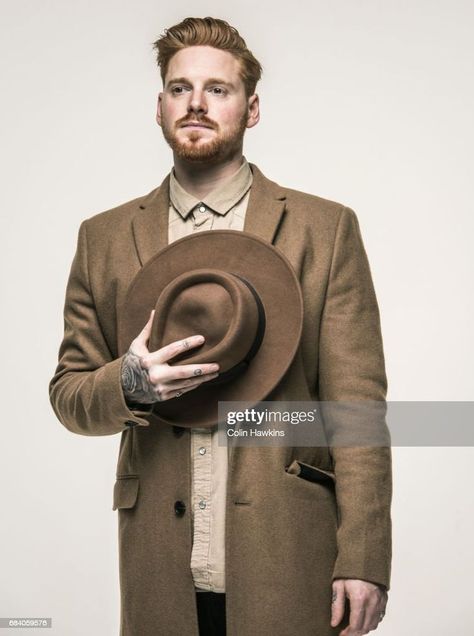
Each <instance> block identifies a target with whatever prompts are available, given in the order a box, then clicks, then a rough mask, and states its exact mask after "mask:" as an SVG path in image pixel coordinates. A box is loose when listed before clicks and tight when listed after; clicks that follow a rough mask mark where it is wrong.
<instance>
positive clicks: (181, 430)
mask: <svg viewBox="0 0 474 636" xmlns="http://www.w3.org/2000/svg"><path fill="white" fill-rule="evenodd" d="M184 431H185V429H184V428H183V427H182V426H173V433H174V435H175V437H181V435H182V434H183V433H184Z"/></svg>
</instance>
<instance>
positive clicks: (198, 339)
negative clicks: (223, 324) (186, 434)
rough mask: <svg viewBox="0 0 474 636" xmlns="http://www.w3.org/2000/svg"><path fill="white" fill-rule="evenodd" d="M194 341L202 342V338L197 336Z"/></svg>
mask: <svg viewBox="0 0 474 636" xmlns="http://www.w3.org/2000/svg"><path fill="white" fill-rule="evenodd" d="M196 340H197V341H198V342H204V336H197V338H196Z"/></svg>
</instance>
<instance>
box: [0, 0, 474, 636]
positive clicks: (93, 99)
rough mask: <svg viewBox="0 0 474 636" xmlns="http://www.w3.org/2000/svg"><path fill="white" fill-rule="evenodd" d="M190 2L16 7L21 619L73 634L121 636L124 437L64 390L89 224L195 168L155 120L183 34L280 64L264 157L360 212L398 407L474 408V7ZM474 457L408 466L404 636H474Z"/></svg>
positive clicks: (16, 497) (5, 276) (14, 415)
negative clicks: (96, 428)
mask: <svg viewBox="0 0 474 636" xmlns="http://www.w3.org/2000/svg"><path fill="white" fill-rule="evenodd" d="M171 4H172V3H163V2H161V3H160V2H151V1H150V0H137V1H136V2H133V3H132V2H124V1H117V0H114V1H112V0H95V2H93V3H92V2H85V1H84V0H76V1H75V2H63V1H60V0H50V1H48V2H41V3H40V2H35V1H34V0H30V1H25V0H16V1H15V2H13V1H10V2H7V1H5V0H3V1H2V2H1V14H2V15H1V20H0V22H1V24H2V26H1V38H0V47H1V56H0V64H1V75H2V89H3V90H2V100H1V105H0V108H1V125H2V143H1V155H2V157H1V175H2V186H1V188H0V196H1V208H0V211H1V222H2V227H1V237H2V250H1V269H0V272H1V278H2V301H3V308H4V309H3V311H2V313H1V321H2V334H3V343H2V345H3V346H2V350H3V352H4V353H3V360H4V364H3V366H2V372H1V373H2V378H1V385H2V404H3V413H4V415H3V426H2V429H3V430H2V436H1V437H2V449H3V452H2V462H1V468H0V471H1V474H0V479H1V482H0V483H1V489H0V490H1V493H0V494H1V519H2V521H1V525H0V564H1V565H0V617H8V616H48V617H52V618H53V629H51V630H50V631H49V632H48V633H51V634H54V635H58V636H83V635H84V634H86V633H87V634H90V635H91V636H105V635H109V634H110V635H113V634H117V633H118V623H119V589H118V563H117V559H118V555H117V527H116V513H114V512H113V511H112V489H113V484H114V478H115V465H116V457H117V451H118V444H119V436H110V437H105V438H99V437H82V436H79V435H73V434H71V433H69V432H68V431H67V430H66V429H65V428H63V427H62V425H61V424H60V423H59V422H58V421H57V420H56V418H55V416H54V413H53V412H52V409H51V407H50V404H49V399H48V382H49V380H50V378H51V376H52V374H53V372H54V369H55V366H56V361H57V352H58V347H59V344H60V340H61V337H62V329H63V321H62V309H63V303H64V292H65V286H66V280H67V276H68V273H69V267H70V264H71V261H72V257H73V254H74V249H75V244H76V238H77V230H78V227H79V224H80V222H81V220H82V219H84V218H86V217H88V216H91V215H93V214H95V213H97V212H100V211H102V210H105V209H108V208H111V207H113V206H115V205H118V204H119V203H122V202H124V201H126V200H129V199H132V198H134V197H137V196H140V195H142V194H145V193H147V192H148V191H150V190H151V189H152V188H154V187H156V186H157V185H158V184H159V183H160V182H161V180H162V178H163V177H164V176H165V174H166V173H167V172H168V171H169V169H170V167H171V161H172V156H171V151H170V150H169V148H168V146H167V145H166V144H165V142H164V141H163V139H162V135H161V131H160V129H159V128H158V127H157V125H156V124H155V121H154V112H155V102H156V95H157V92H158V90H159V88H160V82H159V75H158V71H157V69H156V66H155V62H154V57H153V52H152V49H151V44H152V42H153V41H154V40H155V39H156V38H157V37H158V35H159V34H160V33H161V32H162V31H163V29H164V28H165V27H167V26H171V25H172V24H175V23H176V22H178V21H180V20H181V19H183V18H184V17H186V16H188V15H193V16H202V17H204V16H206V15H213V16H215V17H221V18H224V19H226V20H228V21H229V22H231V23H232V24H234V25H235V26H236V27H237V28H238V29H239V30H240V32H241V34H242V35H243V36H244V38H245V39H246V41H247V44H248V46H249V47H250V48H251V50H252V51H253V52H254V54H255V55H256V56H257V58H258V59H259V60H260V61H261V62H262V64H263V66H264V76H263V80H262V82H261V84H260V85H259V88H258V92H259V94H260V97H261V106H262V119H261V122H260V123H259V125H258V126H257V127H256V128H254V129H252V130H250V131H248V132H247V139H246V144H245V148H244V153H245V156H246V157H247V159H248V160H249V161H252V162H254V163H256V164H257V165H258V166H259V167H260V168H261V169H262V171H263V172H264V174H266V175H267V176H268V177H270V178H271V179H273V180H275V181H277V182H279V183H281V184H282V185H285V186H288V187H292V188H297V189H300V190H304V191H306V192H311V193H313V194H317V195H319V196H323V197H326V198H329V199H333V200H336V201H339V202H341V203H344V204H346V205H348V206H350V207H352V208H353V209H354V210H355V211H356V213H357V215H358V217H359V221H360V225H361V229H362V233H363V237H364V241H365V245H366V249H367V252H368V255H369V259H370V263H371V268H372V273H373V277H374V282H375V286H376V291H377V295H378V299H379V304H380V311H381V317H382V328H383V335H384V342H385V352H386V359H387V371H388V377H389V385H390V389H389V399H391V400H435V401H444V400H472V399H473V382H472V380H473V373H472V363H471V362H472V360H471V359H472V355H471V354H472V348H473V346H472V345H473V337H472V329H471V324H472V314H473V312H472V309H473V308H472V304H473V301H472V280H473V271H472V270H473V268H472V258H470V247H471V245H470V243H471V237H472V233H473V229H474V228H473V212H474V210H473V203H472V201H473V195H474V192H473V178H472V177H473V175H472V168H473V161H472V159H473V158H472V147H473V144H474V135H473V116H472V113H473V112H474V103H473V102H474V90H473V83H472V69H473V61H474V60H473V58H474V46H473V41H472V29H473V17H474V11H473V5H472V4H471V3H470V2H468V1H467V0H466V1H465V2H461V1H453V0H450V1H449V2H448V1H446V0H438V1H428V0H418V1H415V2H412V3H408V2H400V1H399V2H395V1H393V0H392V1H385V2H378V1H375V0H365V1H355V0H352V1H349V0H345V1H340V2H337V3H334V2H333V3H327V2H322V1H321V0H304V1H301V2H298V3H283V2H282V3H280V4H278V3H277V2H276V1H275V0H273V1H272V2H270V1H268V0H263V1H260V2H259V3H256V2H249V1H248V0H239V1H237V0H229V1H228V2H227V3H226V4H225V5H223V4H222V2H218V1H215V2H191V1H189V2H183V1H181V2H180V1H179V0H178V2H176V3H175V5H176V7H177V9H176V10H174V9H172V8H170V7H171ZM447 425H449V422H447ZM473 459H474V450H473V449H472V448H464V449H462V448H450V449H447V448H431V449H420V448H410V449H408V448H405V449H402V448H398V449H397V448H396V449H394V501H393V520H394V546H393V547H394V560H393V576H392V587H391V591H390V593H389V604H388V607H387V615H386V617H385V620H384V621H383V623H382V624H381V626H380V628H379V630H378V633H379V634H380V635H381V636H382V635H383V636H400V634H409V635H410V636H423V635H425V634H430V636H446V635H447V634H456V636H468V635H471V634H472V633H473V629H474V618H473V616H472V589H471V587H472V585H471V580H472V567H473V565H474V559H473V551H474V549H473V544H472V535H473V525H474V524H473V503H474V498H473V494H472V487H471V485H472V471H471V464H472V462H473ZM9 631H11V632H12V633H13V630H5V632H4V633H7V632H9ZM23 631H24V630H17V631H15V632H14V633H15V634H19V633H23ZM27 633H29V634H31V631H29V632H27ZM183 636H185V635H183ZM289 636H290V635H289Z"/></svg>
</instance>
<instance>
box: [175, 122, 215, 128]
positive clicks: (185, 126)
mask: <svg viewBox="0 0 474 636" xmlns="http://www.w3.org/2000/svg"><path fill="white" fill-rule="evenodd" d="M189 126H195V127H198V128H211V126H208V125H207V124H203V123H201V122H199V121H188V122H187V123H186V124H183V125H182V128H187V127H189Z"/></svg>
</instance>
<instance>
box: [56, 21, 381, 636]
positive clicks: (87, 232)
mask: <svg viewBox="0 0 474 636" xmlns="http://www.w3.org/2000/svg"><path fill="white" fill-rule="evenodd" d="M155 47H156V49H157V52H158V63H159V65H160V68H161V75H162V79H163V91H162V92H161V93H160V95H159V98H158V109H157V123H158V124H159V125H160V126H161V128H162V130H163V134H164V137H165V139H166V141H167V142H168V144H169V145H170V147H171V148H172V150H173V169H172V170H171V172H170V174H168V175H167V176H166V177H165V179H164V181H163V182H162V184H161V185H160V187H159V188H157V189H155V190H153V191H152V192H151V193H150V194H148V195H147V196H144V197H140V198H138V199H135V200H133V201H130V202H127V203H125V204H123V205H121V206H119V207H118V208H115V209H113V210H108V211H106V212H103V213H101V214H97V215H95V216H93V217H91V218H89V219H86V220H85V221H83V223H82V224H81V227H80V229H79V237H78V245H77V251H76V255H75V257H74V260H73V263H72V267H71V273H70V277H69V281H68V287H67V291H66V302H65V307H64V318H65V331H64V339H63V341H62V344H61V347H60V350H59V363H58V367H57V369H56V373H55V375H54V377H53V378H52V380H51V382H50V398H51V403H52V406H53V408H54V410H55V412H56V414H57V416H58V418H59V419H60V421H61V422H62V423H63V424H64V426H66V428H68V429H69V430H71V431H73V432H75V433H80V434H84V435H108V434H114V433H118V432H120V433H121V434H122V437H121V444H120V452H119V458H118V465H117V482H116V484H115V490H114V509H118V511H119V513H118V514H119V532H120V534H119V539H120V579H121V604H122V605H121V608H122V612H121V634H122V635H123V636H152V635H153V636H158V635H160V636H161V635H163V636H173V635H176V636H182V635H186V636H188V635H189V636H197V635H198V634H200V635H202V634H226V633H227V635H228V636H254V635H258V636H279V635H281V636H283V635H285V636H292V635H295V636H296V634H298V635H303V636H310V635H312V636H326V635H329V634H341V636H355V635H356V634H357V635H359V634H366V633H368V632H369V631H370V630H373V629H375V628H376V627H377V625H378V623H379V621H380V620H381V619H382V617H383V614H384V611H385V605H386V602H387V590H388V589H389V579H390V559H391V535H390V525H391V524H390V503H391V463H390V449H389V448H382V447H378V448H377V447H372V448H343V447H339V448H337V447H332V448H329V449H328V448H301V447H299V448H285V449H282V448H261V447H255V448H235V449H234V450H235V452H234V453H233V455H232V458H231V459H229V457H228V455H227V449H226V448H225V447H222V446H219V445H218V444H217V433H216V431H215V430H214V429H203V428H194V429H193V427H190V428H183V427H171V426H165V425H157V424H156V422H155V421H154V420H153V418H152V417H150V413H151V409H152V408H153V404H155V403H156V402H158V401H167V400H176V399H178V400H179V397H180V396H181V395H182V394H183V393H184V392H189V391H194V390H196V388H197V387H198V386H200V385H201V384H202V383H204V382H207V381H209V380H211V379H213V378H215V377H217V376H218V374H219V368H218V364H217V363H209V364H202V365H185V364H180V365H170V364H169V363H170V362H172V361H173V358H174V357H175V356H176V355H178V354H179V353H181V352H182V351H184V350H186V349H189V348H192V347H197V346H198V345H199V344H200V343H202V337H200V335H201V334H194V333H190V334H189V337H187V338H185V339H184V340H180V341H176V342H173V343H171V344H169V345H167V346H165V347H163V348H161V349H159V350H157V351H150V350H149V349H148V347H147V344H148V340H149V337H150V329H151V325H152V321H153V317H154V316H153V313H152V314H151V315H150V317H149V320H148V322H147V324H145V325H143V329H142V331H141V333H140V334H138V335H137V337H136V338H135V339H134V340H133V342H131V343H130V348H129V350H128V351H127V352H126V353H125V354H124V355H121V356H117V346H116V340H117V327H116V316H117V310H118V308H119V307H120V306H121V304H122V302H123V300H124V298H125V294H126V290H127V288H128V286H129V284H130V282H131V280H132V279H133V277H134V276H135V274H136V273H137V272H138V271H139V270H140V268H142V267H143V265H144V264H145V263H146V262H147V261H148V260H149V259H150V258H151V257H152V256H153V255H154V254H156V253H157V252H158V251H159V250H160V249H162V248H164V247H166V245H167V244H169V243H172V242H173V241H175V240H176V239H179V238H181V237H183V236H186V235H189V234H191V233H194V232H200V231H202V230H214V229H234V230H244V231H246V232H249V233H253V234H256V235H258V236H260V237H261V238H263V239H265V240H266V241H268V242H270V243H273V245H275V247H277V248H278V249H279V250H281V251H282V252H283V253H284V254H285V255H286V257H287V258H288V259H289V261H290V262H291V264H292V266H293V267H294V270H295V272H296V273H297V275H298V278H299V281H300V284H301V288H302V292H303V299H304V310H305V318H304V328H303V335H302V339H301V344H300V347H299V350H298V352H297V355H296V357H295V360H294V361H293V363H292V365H291V368H290V369H289V371H288V373H287V375H286V376H285V378H284V380H283V381H282V382H281V383H280V385H279V386H278V387H277V390H275V391H274V392H273V393H272V395H271V396H269V398H267V399H274V400H283V399H289V400H298V399H320V400H327V401H329V400H335V401H342V400H347V401H350V400H353V401H358V400H377V401H382V402H383V401H384V400H385V395H386V376H385V369H384V358H383V350H382V339H381V334H380V324H379V313H378V307H377V302H376V298H375V293H374V290H373V285H372V280H371V274H370V269H369V265H368V262H367V257H366V254H365V250H364V247H363V243H362V239H361V236H360V231H359V226H358V222H357V218H356V215H355V213H354V212H353V211H352V210H351V209H350V208H347V207H345V206H343V205H341V204H339V203H337V202H334V201H329V200H326V199H322V198H320V197H317V196H312V195H309V194H304V193H302V192H298V191H295V190H290V189H288V188H283V187H281V186H279V185H277V184H276V183H274V182H272V181H270V180H268V179H267V178H266V177H264V175H263V174H262V173H261V172H260V170H259V169H258V168H257V166H255V165H254V164H249V163H248V162H247V161H246V159H245V157H244V156H243V154H242V153H243V137H244V133H245V130H246V128H251V127H253V126H255V125H256V124H257V123H258V121H259V98H258V95H257V94H256V93H255V87H256V84H257V82H258V80H259V78H260V73H261V67H260V64H259V63H258V61H257V60H256V59H255V57H254V56H253V55H252V53H251V52H250V51H249V50H248V48H247V47H246V44H245V42H244V40H243V39H242V38H241V37H240V35H239V34H238V32H237V31H236V30H235V29H234V28H233V27H231V26H230V25H228V24H227V23H226V22H225V21H223V20H218V19H213V18H204V19H199V18H187V19H186V20H184V21H183V22H182V23H180V24H178V25H175V26H174V27H172V28H171V29H168V30H167V31H165V34H164V35H163V36H161V38H160V39H158V41H157V42H156V43H155ZM262 267H265V263H262ZM295 459H296V460H299V461H301V462H303V463H304V464H306V465H307V466H309V469H310V470H314V471H318V470H323V471H324V470H326V472H327V473H328V474H333V476H334V479H335V484H336V487H335V490H333V489H331V488H328V487H326V486H322V485H321V484H317V483H311V482H310V481H306V480H305V479H304V478H300V477H295V476H294V475H290V474H289V473H288V472H286V471H285V468H287V467H288V464H289V463H290V462H291V461H293V460H295ZM331 471H332V473H331ZM226 630H227V631H226Z"/></svg>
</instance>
